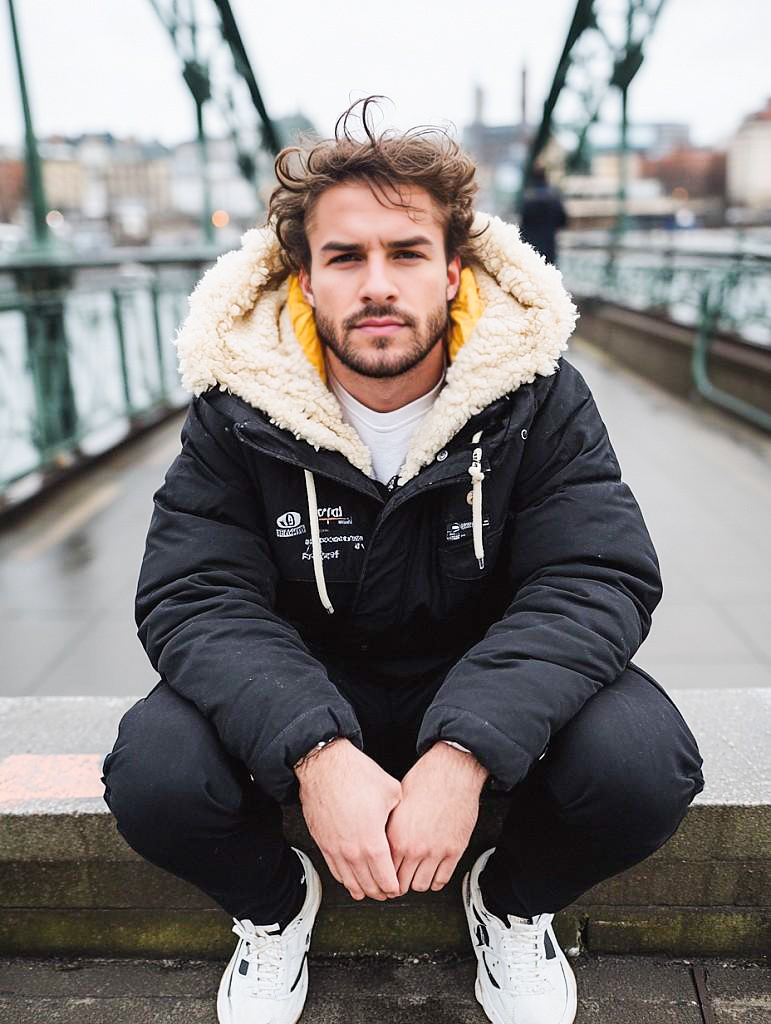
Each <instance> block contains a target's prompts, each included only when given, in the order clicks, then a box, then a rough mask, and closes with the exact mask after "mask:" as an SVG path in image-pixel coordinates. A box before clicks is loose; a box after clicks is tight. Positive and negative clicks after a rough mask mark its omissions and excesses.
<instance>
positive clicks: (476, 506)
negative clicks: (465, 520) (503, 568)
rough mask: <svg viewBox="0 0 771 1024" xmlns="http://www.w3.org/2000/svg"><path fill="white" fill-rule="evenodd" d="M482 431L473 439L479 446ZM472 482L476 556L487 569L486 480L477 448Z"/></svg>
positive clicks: (480, 565)
mask: <svg viewBox="0 0 771 1024" xmlns="http://www.w3.org/2000/svg"><path fill="white" fill-rule="evenodd" d="M481 436H482V431H481V430H479V431H477V433H476V434H474V436H473V437H472V438H471V441H472V443H473V444H477V442H478V441H479V439H480V437H481ZM468 472H469V476H470V477H471V481H472V490H471V525H472V528H473V534H474V555H475V556H476V559H477V561H478V562H479V568H480V569H484V567H485V546H484V541H483V540H482V481H483V480H484V478H485V475H484V473H483V472H482V449H481V448H475V449H474V451H473V453H472V456H471V465H470V466H469V468H468Z"/></svg>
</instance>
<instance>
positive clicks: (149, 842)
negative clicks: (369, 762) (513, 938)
mask: <svg viewBox="0 0 771 1024" xmlns="http://www.w3.org/2000/svg"><path fill="white" fill-rule="evenodd" d="M330 675H331V676H332V678H333V680H334V681H335V683H336V684H337V685H338V687H340V689H342V690H343V692H344V693H345V696H346V697H347V698H348V699H349V700H350V701H351V702H352V703H353V705H354V708H355V710H356V713H357V715H358V717H359V721H360V723H361V726H362V731H363V734H364V749H365V752H367V753H368V754H369V755H370V756H371V757H373V758H374V759H375V760H376V761H378V763H380V764H381V765H382V766H383V767H384V768H385V769H386V770H387V771H389V772H390V773H391V774H392V775H394V776H395V777H397V778H401V777H402V775H403V774H404V772H405V771H406V770H407V769H408V768H409V766H410V764H412V763H414V760H415V753H414V752H415V741H416V738H417V733H418V729H419V726H420V721H421V718H422V716H423V713H424V711H425V709H426V707H427V706H428V704H429V703H430V701H431V698H432V697H433V694H434V693H435V691H436V689H437V688H438V686H439V684H440V682H441V679H438V680H437V679H432V680H422V681H419V682H418V683H416V682H415V681H414V680H412V681H411V682H410V684H409V685H407V684H395V683H394V682H393V681H392V680H391V681H389V682H388V683H386V681H385V680H379V679H374V680H370V682H368V683H367V684H363V683H362V681H361V680H362V674H361V673H360V672H357V673H354V675H357V676H358V678H357V681H356V683H355V685H353V684H352V677H349V676H348V674H347V672H346V671H345V669H344V668H343V667H342V666H341V667H340V668H339V670H338V671H330ZM349 683H351V685H349ZM700 768H701V757H700V756H699V751H698V748H697V746H696V742H695V740H694V738H693V736H692V735H691V733H690V731H689V729H688V727H687V725H686V724H685V722H684V721H683V718H682V716H681V715H680V713H679V712H678V710H677V708H676V707H675V706H674V704H673V703H672V702H671V701H670V700H669V698H668V697H667V696H666V695H665V694H664V692H663V691H662V690H661V689H660V688H659V687H658V685H657V684H656V683H654V681H653V680H652V679H651V678H650V677H649V676H647V675H646V674H645V673H643V672H641V670H640V669H638V668H636V667H634V666H632V665H630V667H629V668H628V669H627V670H626V671H625V672H624V673H623V674H622V675H621V676H620V677H619V679H617V680H616V681H615V682H614V683H613V684H612V685H610V686H606V687H605V688H604V689H602V690H600V691H599V692H598V693H596V694H595V695H594V696H593V697H592V698H591V699H590V700H589V701H588V702H587V703H586V704H585V705H584V707H583V708H582V709H581V711H580V712H579V714H578V715H577V716H576V717H575V718H574V719H573V720H572V721H570V722H569V723H568V724H567V725H566V726H565V727H564V728H563V729H562V730H561V731H560V732H559V733H557V734H556V735H555V736H554V737H553V738H552V742H551V744H550V745H549V747H548V749H547V751H546V753H545V754H544V755H543V756H542V757H541V758H540V759H539V760H536V761H535V762H534V763H533V765H532V767H531V770H530V772H529V773H528V775H527V777H526V778H525V779H524V781H523V782H521V783H520V784H519V785H518V786H517V787H515V789H514V790H513V791H512V793H511V794H509V795H508V796H507V797H506V799H508V800H509V801H510V806H509V810H508V813H507V815H506V818H505V821H504V826H503V830H502V834H501V836H500V837H499V839H498V841H497V844H496V850H495V853H494V854H493V856H492V857H491V858H490V861H489V862H488V866H487V868H486V869H485V872H484V874H483V876H482V880H481V885H482V894H483V897H484V899H485V902H486V904H488V906H489V907H490V908H491V909H496V910H498V911H499V912H500V911H503V912H507V913H511V914H517V915H520V916H531V915H533V914H538V913H543V912H546V911H549V912H553V911H557V910H561V909H562V908H563V907H566V906H567V905H568V904H570V903H572V902H573V901H574V900H575V899H576V898H577V897H578V896H580V895H581V894H582V893H583V892H585V891H586V890H587V889H589V888H591V887H592V886H593V885H595V884H596V883H597V882H600V881H602V880H603V879H605V878H609V877H611V876H612V875H615V874H617V873H618V872H620V871H623V870H624V869H626V868H628V867H631V866H632V865H633V864H636V863H638V862H639V861H641V860H644V859H645V858H646V857H648V856H649V855H650V854H651V853H653V852H654V851H655V850H657V849H658V848H659V847H660V846H662V845H663V844H664V843H665V842H666V841H667V839H668V838H669V837H670V836H671V835H672V834H673V833H674V832H675V830H676V829H677V827H678V825H679V824H680V822H681V820H682V818H683V817H684V815H685V812H686V810H687V808H688V805H689V804H690V802H691V800H692V799H693V797H694V796H695V795H696V794H697V793H698V792H700V790H701V789H702V788H703V785H704V782H703V779H702V775H701V770H700ZM103 781H104V782H105V786H106V791H105V799H106V801H107V804H108V806H109V807H110V809H111V811H112V812H113V814H114V815H115V817H116V820H117V825H118V829H119V831H120V832H121V834H122V835H123V836H124V837H125V839H126V840H127V842H128V843H129V845H130V846H132V847H133V848H134V849H135V850H136V851H137V852H138V853H140V854H141V855H142V856H143V857H144V858H145V859H147V860H149V861H151V862H152V863H154V864H156V865H158V866H159V867H161V868H164V869H165V870H167V871H169V872H171V873H172V874H174V875H176V876H178V877H179V878H182V879H185V880H186V881H188V882H191V883H193V884H194V885H196V886H198V887H199V888H200V889H202V890H203V891H204V892H205V893H207V894H208V895H209V896H210V897H211V898H212V899H214V900H215V901H216V902H217V903H219V904H220V906H222V907H223V908H224V910H226V911H227V912H228V913H229V914H231V915H232V916H233V917H238V918H247V917H248V918H250V919H251V920H252V921H254V922H255V923H262V924H269V923H271V922H273V921H276V920H283V919H285V918H286V916H287V912H288V911H289V910H290V908H292V907H294V905H295V903H296V899H297V894H298V885H299V877H300V875H299V861H298V859H297V858H296V857H295V856H294V854H292V852H291V848H290V847H289V845H288V843H287V842H286V840H285V839H284V837H283V834H282V828H281V820H282V816H281V808H280V807H279V805H278V804H277V803H276V802H275V801H274V800H272V799H271V798H269V797H267V796H266V795H265V794H264V793H263V792H262V791H261V790H260V789H258V787H257V786H256V785H255V783H254V782H253V780H252V778H251V776H250V774H249V773H248V771H247V769H246V767H245V766H244V765H243V764H241V763H240V762H239V761H237V760H235V759H234V758H233V757H231V756H229V755H228V754H227V753H226V752H225V751H224V750H223V748H222V746H221V744H220V742H219V740H218V737H217V734H216V733H215V731H214V729H213V728H212V726H211V725H210V723H209V722H208V720H207V719H206V718H204V716H203V715H202V714H201V713H200V712H199V711H198V709H197V708H196V707H195V706H194V705H193V704H192V703H190V702H189V701H186V700H184V699H183V698H181V697H180V696H178V694H177V693H176V692H175V691H174V690H172V689H171V687H169V686H168V684H167V683H165V682H161V683H159V684H158V686H156V688H155V689H154V690H153V691H152V692H151V693H150V694H149V695H148V696H147V697H146V698H144V699H143V700H140V701H139V702H138V703H137V704H135V705H134V706H133V707H132V708H130V709H129V711H127V712H126V714H125V715H124V716H123V719H122V721H121V723H120V729H119V734H118V739H117V741H116V743H115V747H114V749H113V750H112V752H111V753H110V754H108V755H107V758H106V759H105V763H104V780H103Z"/></svg>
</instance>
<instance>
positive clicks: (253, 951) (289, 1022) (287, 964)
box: [217, 847, 321, 1024]
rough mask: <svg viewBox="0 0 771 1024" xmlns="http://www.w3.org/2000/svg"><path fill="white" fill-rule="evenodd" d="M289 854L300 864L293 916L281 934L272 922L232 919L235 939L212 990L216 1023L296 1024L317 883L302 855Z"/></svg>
mask: <svg viewBox="0 0 771 1024" xmlns="http://www.w3.org/2000/svg"><path fill="white" fill-rule="evenodd" d="M293 849H294V847H293ZM294 852H295V853H296V854H297V856H298V857H299V858H300V860H301V862H302V866H303V873H304V875H305V889H306V892H305V902H304V903H303V905H302V907H301V909H300V912H299V913H298V915H297V917H295V918H293V920H291V921H290V922H289V924H288V925H287V926H286V928H285V929H284V930H283V932H280V931H279V930H278V924H267V925H255V924H252V922H251V921H250V920H248V919H246V920H243V921H239V920H237V919H236V918H233V920H234V921H235V924H234V925H233V931H234V932H235V933H236V935H237V936H238V943H237V945H236V949H235V952H234V953H233V956H232V957H231V958H230V963H229V964H228V965H227V967H226V968H225V973H224V974H223V975H222V981H221V982H220V987H219V992H218V993H217V1019H218V1020H219V1022H220V1024H296V1021H298V1020H299V1018H300V1014H301V1013H302V1012H303V1006H304V1005H305V997H306V995H307V994H308V949H309V948H310V944H311V932H312V930H313V922H314V921H315V919H316V913H317V912H318V909H319V904H320V903H321V882H320V881H319V876H318V874H317V873H316V869H315V868H314V866H313V865H312V864H311V862H310V860H309V859H308V857H307V856H306V855H305V854H304V853H303V852H302V851H301V850H295V851H294Z"/></svg>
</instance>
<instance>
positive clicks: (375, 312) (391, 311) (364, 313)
mask: <svg viewBox="0 0 771 1024" xmlns="http://www.w3.org/2000/svg"><path fill="white" fill-rule="evenodd" d="M387 316H392V317H393V318H394V320H401V322H402V323H403V324H404V325H405V326H407V327H415V326H416V325H417V321H416V320H415V317H414V316H411V315H410V314H409V313H405V312H404V310H401V309H399V307H398V306H391V305H388V304H385V305H380V306H378V305H376V304H375V303H374V302H371V303H369V304H368V305H366V306H364V307H363V309H361V310H359V312H358V313H354V314H353V316H349V317H346V319H345V320H343V328H344V330H346V331H351V330H353V328H354V327H358V325H359V324H360V323H361V322H362V320H369V319H370V317H376V318H377V319H383V318H384V317H387Z"/></svg>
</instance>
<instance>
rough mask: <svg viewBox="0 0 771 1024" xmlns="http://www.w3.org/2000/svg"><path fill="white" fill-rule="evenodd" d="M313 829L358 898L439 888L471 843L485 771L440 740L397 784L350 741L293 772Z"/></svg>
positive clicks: (342, 880) (333, 746)
mask: <svg viewBox="0 0 771 1024" xmlns="http://www.w3.org/2000/svg"><path fill="white" fill-rule="evenodd" d="M295 772H296V775H297V778H298V781H299V783H300V801H301V803H302V809H303V815H304V816H305V821H306V823H307V825H308V830H309V832H310V834H311V835H312V836H313V839H314V840H315V842H316V844H317V845H318V847H319V849H320V850H321V852H322V854H323V856H324V859H325V860H326V862H327V865H328V867H329V870H330V871H331V873H332V875H333V877H334V878H336V879H337V881H338V882H340V883H341V884H342V885H344V886H345V888H346V889H347V890H348V892H349V893H350V894H351V896H352V897H353V898H354V899H355V900H361V899H364V897H365V896H369V897H371V898H372V899H375V900H387V899H393V898H394V897H396V896H403V895H404V894H405V893H406V892H407V891H408V890H409V889H413V890H415V891H416V892H426V891H427V890H429V889H432V890H433V891H438V890H439V889H441V888H442V887H443V886H444V885H446V884H447V882H448V881H449V880H450V877H451V876H452V873H453V871H454V870H455V866H456V865H457V863H458V860H459V859H460V856H461V854H462V853H463V851H464V850H465V849H466V847H467V846H468V842H469V839H470V838H471V833H472V831H473V829H474V825H475V824H476V820H477V814H478V811H479V794H480V791H481V789H482V786H483V784H484V781H485V779H486V777H487V771H486V769H485V768H483V767H482V765H480V764H479V762H478V761H477V760H476V758H474V757H473V756H472V755H471V754H467V753H465V752H463V751H460V750H457V749H455V748H454V747H451V746H449V744H446V743H436V744H435V745H434V746H433V747H431V748H430V750H428V751H426V753H425V754H423V756H422V757H421V758H419V759H418V761H417V762H416V763H415V764H414V765H413V767H412V768H411V769H410V771H409V772H408V773H407V774H406V775H405V777H404V779H403V780H402V782H401V783H400V782H398V781H397V780H396V779H394V778H393V777H392V776H391V775H389V774H388V773H387V772H386V771H384V770H383V769H382V768H381V767H380V765H378V764H377V763H376V762H375V761H373V760H372V758H370V757H368V756H367V755H366V754H365V753H363V752H362V751H361V750H359V749H358V747H355V746H354V745H353V744H352V743H351V742H350V741H349V740H346V739H340V740H337V741H335V742H334V743H331V744H329V745H328V746H326V747H324V748H322V749H321V750H320V751H319V752H318V754H315V755H314V756H312V757H310V758H308V759H307V760H305V761H303V762H302V763H301V764H300V765H298V766H297V767H296V769H295Z"/></svg>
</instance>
